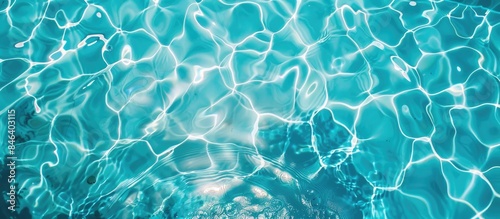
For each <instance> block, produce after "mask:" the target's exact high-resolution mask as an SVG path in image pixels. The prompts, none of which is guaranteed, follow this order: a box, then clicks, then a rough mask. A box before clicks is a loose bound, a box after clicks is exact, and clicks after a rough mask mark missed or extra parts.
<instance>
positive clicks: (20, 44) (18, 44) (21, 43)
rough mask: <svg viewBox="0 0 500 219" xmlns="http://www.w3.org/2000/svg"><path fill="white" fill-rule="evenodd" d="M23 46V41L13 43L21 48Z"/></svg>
mask: <svg viewBox="0 0 500 219" xmlns="http://www.w3.org/2000/svg"><path fill="white" fill-rule="evenodd" d="M23 46H24V42H19V43H16V45H14V47H16V48H22V47H23Z"/></svg>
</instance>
